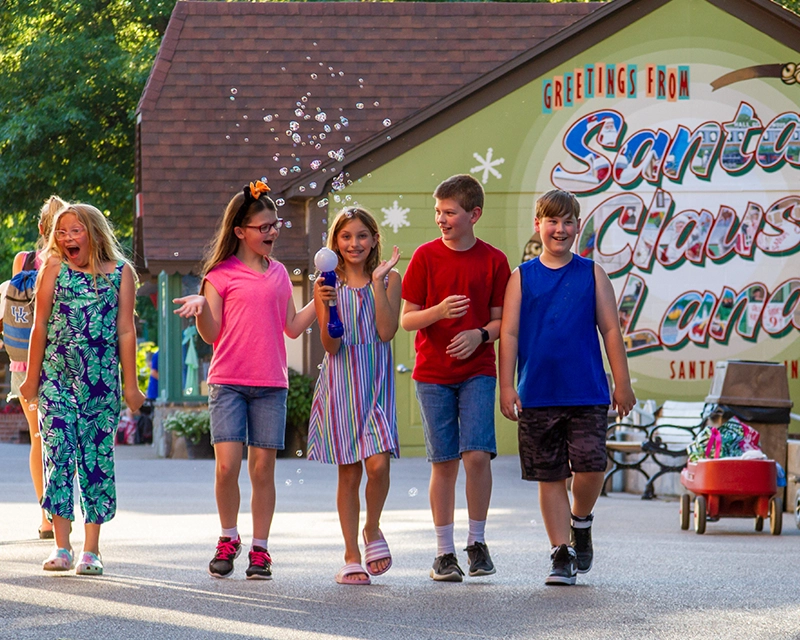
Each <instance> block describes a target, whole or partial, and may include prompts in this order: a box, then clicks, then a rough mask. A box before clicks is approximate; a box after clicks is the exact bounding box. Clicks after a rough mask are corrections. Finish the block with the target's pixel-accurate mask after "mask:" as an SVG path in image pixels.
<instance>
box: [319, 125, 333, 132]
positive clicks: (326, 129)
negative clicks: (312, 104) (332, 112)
mask: <svg viewBox="0 0 800 640" xmlns="http://www.w3.org/2000/svg"><path fill="white" fill-rule="evenodd" d="M322 129H323V130H324V131H325V133H330V132H331V131H333V129H331V125H329V124H326V125H325V126H324V127H322Z"/></svg>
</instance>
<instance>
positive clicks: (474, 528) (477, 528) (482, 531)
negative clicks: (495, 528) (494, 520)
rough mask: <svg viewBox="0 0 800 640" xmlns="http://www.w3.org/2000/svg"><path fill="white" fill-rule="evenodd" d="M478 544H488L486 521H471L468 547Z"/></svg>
mask: <svg viewBox="0 0 800 640" xmlns="http://www.w3.org/2000/svg"><path fill="white" fill-rule="evenodd" d="M476 542H483V543H485V542H486V520H472V519H470V521H469V534H468V535H467V546H468V547H469V546H470V545H472V544H475V543H476Z"/></svg>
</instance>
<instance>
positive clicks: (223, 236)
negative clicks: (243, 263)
mask: <svg viewBox="0 0 800 640" xmlns="http://www.w3.org/2000/svg"><path fill="white" fill-rule="evenodd" d="M244 205H245V196H244V193H243V192H241V191H240V192H239V193H237V194H236V195H235V196H233V198H231V201H230V202H229V203H228V206H227V207H225V213H224V214H222V220H221V221H220V223H219V226H218V227H217V232H216V235H215V236H214V239H213V240H212V241H211V245H210V250H209V252H208V254H207V256H206V261H205V263H204V264H203V277H205V276H206V274H208V272H209V271H211V270H212V269H213V268H214V267H216V266H217V265H218V264H219V263H220V262H223V261H225V260H227V259H228V258H230V257H231V256H232V255H233V254H235V253H236V251H237V250H238V249H239V238H237V237H236V232H235V231H234V229H235V228H236V227H243V226H244V225H246V224H247V223H248V222H250V220H251V219H252V218H253V216H255V215H257V214H259V213H261V212H262V211H274V212H276V213H277V211H278V207H277V206H276V205H275V203H274V202H273V201H272V198H270V197H268V196H266V195H262V196H261V197H260V198H258V199H257V200H252V201H251V202H250V205H249V206H247V207H244ZM243 207H244V211H242V208H243ZM201 291H202V287H201Z"/></svg>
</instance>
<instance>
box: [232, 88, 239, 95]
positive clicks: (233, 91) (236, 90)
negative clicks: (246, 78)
mask: <svg viewBox="0 0 800 640" xmlns="http://www.w3.org/2000/svg"><path fill="white" fill-rule="evenodd" d="M231 93H232V94H233V95H236V94H237V93H239V90H238V89H237V88H236V87H231Z"/></svg>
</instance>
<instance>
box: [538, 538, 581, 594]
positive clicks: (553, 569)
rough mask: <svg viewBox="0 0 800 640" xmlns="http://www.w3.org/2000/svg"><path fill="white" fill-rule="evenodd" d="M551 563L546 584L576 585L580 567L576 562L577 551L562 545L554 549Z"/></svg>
mask: <svg viewBox="0 0 800 640" xmlns="http://www.w3.org/2000/svg"><path fill="white" fill-rule="evenodd" d="M550 563H551V565H550V575H549V576H547V578H546V579H545V581H544V583H545V584H551V585H571V584H575V576H576V575H577V574H578V567H577V566H576V562H575V550H574V549H573V548H572V547H570V546H567V545H565V544H562V545H561V546H559V547H556V548H555V549H553V552H552V553H551V554H550Z"/></svg>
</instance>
